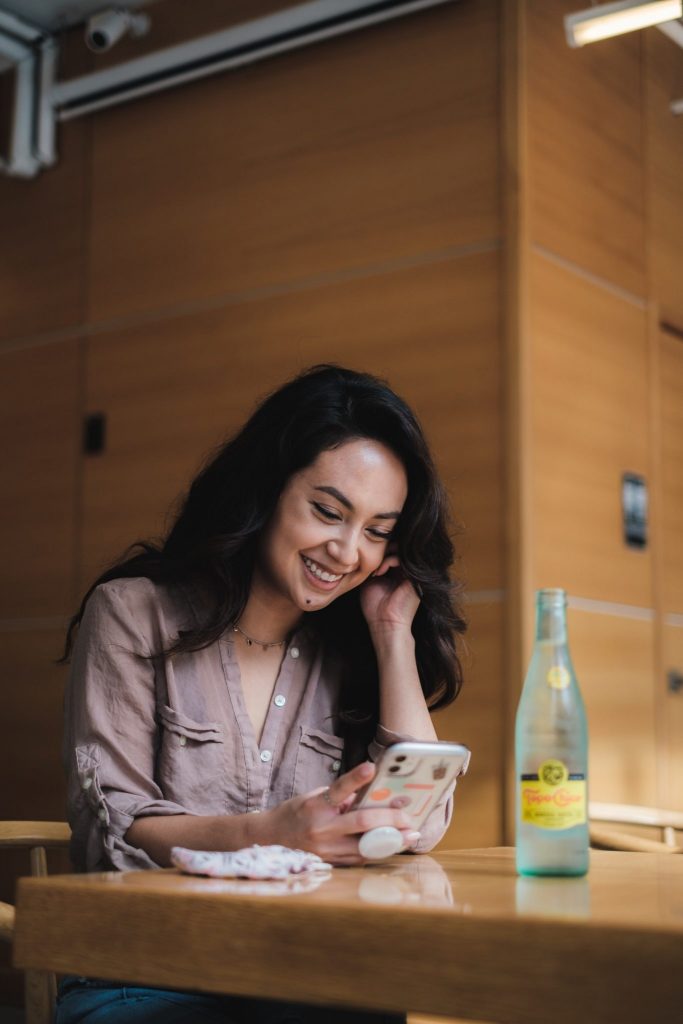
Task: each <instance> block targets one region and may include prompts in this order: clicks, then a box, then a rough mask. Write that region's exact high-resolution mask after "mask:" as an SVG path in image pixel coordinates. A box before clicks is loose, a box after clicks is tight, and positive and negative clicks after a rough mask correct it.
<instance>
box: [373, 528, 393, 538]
mask: <svg viewBox="0 0 683 1024" xmlns="http://www.w3.org/2000/svg"><path fill="white" fill-rule="evenodd" d="M368 533H371V534H372V536H373V537H377V538H378V539H379V540H391V538H392V536H393V531H392V530H389V531H388V532H387V531H386V530H368Z"/></svg>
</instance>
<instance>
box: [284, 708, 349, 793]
mask: <svg viewBox="0 0 683 1024" xmlns="http://www.w3.org/2000/svg"><path fill="white" fill-rule="evenodd" d="M343 759H344V740H343V739H342V737H341V736H335V735H334V733H331V732H324V731H323V730H322V729H311V728H308V727H307V726H303V725H302V726H301V738H300V740H299V749H298V751H297V757H296V767H295V769H294V795H295V796H298V795H299V794H300V793H307V792H308V791H309V790H311V789H316V788H317V787H318V786H329V785H330V783H332V782H334V780H335V779H336V778H337V776H338V775H339V774H340V772H341V771H342V762H343Z"/></svg>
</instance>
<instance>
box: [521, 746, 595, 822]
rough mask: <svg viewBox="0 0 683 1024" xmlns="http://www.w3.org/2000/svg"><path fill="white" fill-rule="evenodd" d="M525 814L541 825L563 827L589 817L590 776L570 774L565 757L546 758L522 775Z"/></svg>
mask: <svg viewBox="0 0 683 1024" xmlns="http://www.w3.org/2000/svg"><path fill="white" fill-rule="evenodd" d="M520 785H521V818H522V821H523V822H524V823H525V824H527V825H536V826H537V827H538V828H549V829H562V828H572V827H573V826H574V825H583V824H584V823H585V821H586V776H585V775H582V774H578V773H572V774H570V773H569V771H568V770H567V766H566V765H565V764H564V763H563V762H562V761H553V760H550V761H544V762H543V764H542V765H540V767H539V769H538V772H535V773H531V774H528V775H522V778H521V780H520Z"/></svg>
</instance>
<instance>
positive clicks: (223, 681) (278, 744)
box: [64, 577, 452, 871]
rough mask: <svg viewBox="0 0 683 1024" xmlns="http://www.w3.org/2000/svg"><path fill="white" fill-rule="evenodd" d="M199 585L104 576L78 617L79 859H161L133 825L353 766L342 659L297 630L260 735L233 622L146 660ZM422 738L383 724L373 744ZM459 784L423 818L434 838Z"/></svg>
mask: <svg viewBox="0 0 683 1024" xmlns="http://www.w3.org/2000/svg"><path fill="white" fill-rule="evenodd" d="M199 600H200V599H199V596H198V595H197V596H196V598H193V597H192V596H191V595H190V594H188V592H187V591H180V590H176V589H175V588H167V587H162V586H159V585H157V584H154V583H152V582H151V581H150V580H148V579H146V578H145V577H138V578H135V579H121V580H113V581H111V582H109V583H104V584H101V585H100V586H98V587H97V588H96V590H95V591H94V592H93V594H92V595H91V597H90V599H89V600H88V603H87V605H86V609H85V614H84V616H83V619H82V621H81V624H80V627H79V632H78V636H77V639H76V644H75V647H74V654H73V660H72V668H71V673H70V677H69V682H68V686H67V694H66V703H65V715H66V728H65V735H64V763H65V768H66V772H67V778H68V795H67V802H68V804H67V805H68V819H69V823H70V825H71V828H72V830H73V837H72V844H71V854H72V859H73V862H74V866H75V867H76V869H77V870H80V871H102V870H110V869H111V868H116V869H120V870H130V869H134V868H145V867H156V866H157V865H156V864H155V863H154V861H152V859H151V858H150V857H149V856H148V854H146V853H145V851H144V850H142V849H139V848H136V847H133V846H131V845H130V844H129V843H127V842H126V841H125V839H124V836H125V834H126V832H127V830H128V828H129V827H130V825H131V824H132V822H133V821H134V819H135V818H137V817H140V816H145V815H155V814H197V815H201V814H206V815H217V814H244V813H248V812H250V811H261V810H265V809H267V808H270V807H276V806H277V805H278V804H280V803H282V802H283V801H284V800H288V799H289V798H290V797H292V796H296V795H298V794H301V793H307V792H309V791H310V790H312V789H315V788H316V787H318V786H326V785H329V784H330V783H331V782H332V781H333V780H334V779H335V778H336V777H337V775H338V774H339V773H340V771H342V770H343V753H344V740H343V738H342V737H341V736H338V735H337V730H338V720H337V705H338V694H339V686H340V680H339V672H338V669H337V667H336V665H334V664H331V663H330V659H329V658H326V657H325V654H324V651H322V650H321V649H320V645H319V643H318V642H317V640H316V638H315V637H314V635H313V634H312V631H310V630H307V629H305V628H304V629H301V630H300V631H299V632H298V633H296V634H295V635H294V636H293V637H292V639H291V641H290V643H289V646H288V648H287V650H286V652H285V655H284V657H283V659H282V664H281V667H280V672H279V675H278V678H277V680H276V683H275V686H274V688H273V697H272V699H271V702H270V707H269V709H268V713H267V716H266V720H265V724H264V727H263V735H262V736H261V741H260V743H259V742H257V739H256V735H255V732H254V728H253V726H252V722H251V719H250V717H249V714H248V712H247V709H246V706H245V702H244V696H243V693H242V685H241V682H240V673H239V665H238V663H237V658H236V656H235V652H234V647H233V644H232V634H231V633H227V634H226V635H225V637H224V638H221V639H220V640H219V641H217V642H216V643H214V644H212V645H211V646H210V647H207V648H205V649H204V650H202V651H196V652H192V653H190V654H181V655H177V656H175V657H173V658H167V659H163V658H155V659H153V660H144V659H143V658H140V657H139V656H138V655H140V654H145V655H148V654H150V653H152V652H156V651H158V650H161V649H162V648H165V647H168V646H169V645H170V644H171V643H172V642H173V640H174V639H175V638H176V637H177V635H178V631H179V630H182V629H188V628H190V627H192V626H195V625H196V624H197V622H198V621H199V617H198V608H199ZM411 738H412V737H409V736H403V735H399V734H397V733H394V732H391V731H390V730H388V729H385V728H383V727H382V726H381V725H380V726H378V728H377V733H376V737H375V740H374V742H373V743H371V744H370V748H369V749H368V756H369V757H370V758H371V759H372V760H376V759H377V757H378V756H379V755H380V754H381V752H382V750H383V749H385V747H386V746H388V745H389V744H391V743H395V742H398V741H399V740H402V739H411ZM451 813H452V790H451V791H449V793H448V794H447V796H446V797H444V798H443V799H442V800H441V801H440V803H439V804H438V805H437V806H436V807H435V808H434V810H433V811H432V813H431V814H430V816H429V819H428V821H427V822H426V823H425V825H424V826H423V828H422V830H421V831H422V839H421V840H420V843H419V846H418V849H419V850H420V851H425V850H429V849H431V848H432V847H433V846H434V845H436V843H437V842H438V841H439V839H440V838H441V837H442V835H443V833H444V832H445V830H446V828H447V827H448V824H449V821H450V817H451Z"/></svg>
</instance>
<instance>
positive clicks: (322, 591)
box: [253, 438, 408, 612]
mask: <svg viewBox="0 0 683 1024" xmlns="http://www.w3.org/2000/svg"><path fill="white" fill-rule="evenodd" d="M407 494H408V481H407V478H406V473H405V469H404V468H403V465H402V463H401V461H400V460H399V459H398V458H397V456H396V455H394V453H393V452H392V451H390V450H389V449H388V448H386V447H385V446H384V445H383V444H381V443H380V442H379V441H373V440H371V439H370V438H361V439H358V440H354V441H348V442H346V444H343V445H341V446H340V447H338V448H333V449H330V450H329V451H323V452H321V453H320V455H318V457H317V459H316V460H315V462H313V463H312V464H311V465H310V466H307V467H306V468H305V469H302V470H300V472H298V473H295V474H294V475H293V476H292V477H290V479H289V481H288V482H287V485H286V486H285V488H284V490H283V491H282V494H281V495H280V499H279V501H278V503H277V506H276V508H275V511H274V513H273V516H272V518H271V520H270V522H269V524H268V527H267V529H266V531H265V533H264V535H263V539H262V542H261V546H260V548H259V557H258V560H257V565H256V567H255V572H254V579H253V584H254V587H256V588H257V589H258V590H259V591H260V592H261V595H260V596H261V597H262V598H265V599H267V600H270V601H273V600H275V601H277V602H278V603H279V604H281V603H288V604H289V605H290V607H292V608H296V609H297V610H298V611H299V612H303V611H318V610H319V609H320V608H324V607H325V606H326V605H328V604H330V602H331V601H333V600H335V598H337V597H339V596H340V595H341V594H344V593H346V592H347V591H349V590H353V588H354V587H357V586H359V584H361V583H362V582H363V581H364V580H366V579H367V578H368V576H370V574H371V573H373V572H374V571H375V570H376V569H377V568H379V566H380V565H381V563H382V559H383V558H384V556H385V554H386V550H387V545H388V543H389V541H390V539H391V534H392V532H393V530H394V527H395V525H396V520H397V518H398V515H399V513H400V511H401V509H402V508H403V504H404V502H405V500H406V497H407Z"/></svg>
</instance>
